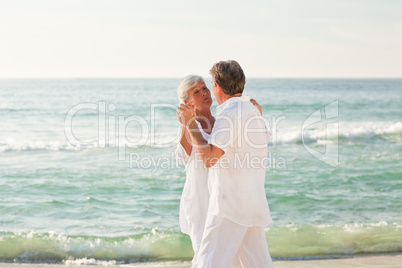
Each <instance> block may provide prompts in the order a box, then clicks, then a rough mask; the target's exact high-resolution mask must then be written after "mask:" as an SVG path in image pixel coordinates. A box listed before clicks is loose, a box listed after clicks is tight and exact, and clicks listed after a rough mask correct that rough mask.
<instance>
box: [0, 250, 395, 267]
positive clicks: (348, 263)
mask: <svg viewBox="0 0 402 268" xmlns="http://www.w3.org/2000/svg"><path fill="white" fill-rule="evenodd" d="M401 263H402V253H398V254H395V255H378V256H377V255H375V256H358V257H350V258H343V259H320V260H294V261H293V260H278V261H274V266H275V267H277V268H296V267H301V268H308V267H311V268H319V267H334V268H337V267H373V268H382V267H387V268H390V267H395V268H397V267H401ZM94 266H108V267H119V268H122V267H126V268H142V267H147V268H152V267H155V268H156V267H158V268H187V267H188V268H189V267H190V266H191V262H190V261H186V262H180V261H166V262H142V263H130V264H114V263H113V262H109V261H104V262H102V261H98V263H96V264H93V263H89V262H86V261H79V260H76V261H74V262H71V263H68V262H67V263H65V264H52V263H49V264H48V263H5V262H0V268H17V267H20V268H63V267H94Z"/></svg>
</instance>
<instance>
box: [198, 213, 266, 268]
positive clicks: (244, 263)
mask: <svg viewBox="0 0 402 268" xmlns="http://www.w3.org/2000/svg"><path fill="white" fill-rule="evenodd" d="M193 267H197V268H230V267H236V268H237V267H243V268H271V267H274V265H273V263H272V260H271V256H270V255H269V251H268V244H267V240H266V238H265V232H264V228H263V227H259V226H252V227H245V226H242V225H239V224H237V223H234V222H233V221H231V220H228V219H226V218H223V217H221V216H212V215H208V217H207V220H206V223H205V229H204V234H203V238H202V241H201V245H200V248H199V253H198V256H197V258H196V265H193Z"/></svg>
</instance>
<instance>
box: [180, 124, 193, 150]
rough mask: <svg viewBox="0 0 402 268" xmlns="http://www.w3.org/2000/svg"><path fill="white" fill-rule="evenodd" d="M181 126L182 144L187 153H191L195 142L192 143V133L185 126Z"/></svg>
mask: <svg viewBox="0 0 402 268" xmlns="http://www.w3.org/2000/svg"><path fill="white" fill-rule="evenodd" d="M180 127H181V133H180V144H181V146H183V148H184V150H185V151H186V154H187V155H191V150H192V148H193V144H192V143H191V137H190V133H189V132H188V130H187V128H186V127H185V126H183V125H181V126H180Z"/></svg>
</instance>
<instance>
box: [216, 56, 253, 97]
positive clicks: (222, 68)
mask: <svg viewBox="0 0 402 268" xmlns="http://www.w3.org/2000/svg"><path fill="white" fill-rule="evenodd" d="M209 73H210V74H211V76H212V85H213V86H216V85H215V84H218V86H219V87H220V88H221V89H222V92H223V93H224V94H225V95H228V96H229V97H233V96H235V95H236V94H241V93H243V90H244V85H245V84H246V76H245V75H244V72H243V70H242V68H241V67H240V64H239V63H237V61H234V60H228V61H220V62H218V63H215V64H214V66H212V69H211V70H210V71H209ZM214 93H215V92H214ZM215 97H216V96H215Z"/></svg>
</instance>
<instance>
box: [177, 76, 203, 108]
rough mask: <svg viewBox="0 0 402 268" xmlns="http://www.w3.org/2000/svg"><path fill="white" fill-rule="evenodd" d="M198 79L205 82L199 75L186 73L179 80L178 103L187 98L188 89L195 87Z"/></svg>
mask: <svg viewBox="0 0 402 268" xmlns="http://www.w3.org/2000/svg"><path fill="white" fill-rule="evenodd" d="M198 81H201V82H203V83H205V82H204V79H203V78H202V77H201V76H199V75H187V76H186V77H184V78H183V79H182V80H181V81H180V83H179V86H178V87H177V96H178V97H179V100H180V103H182V104H184V101H185V100H188V90H189V89H191V88H193V87H195V86H196V85H197V83H198Z"/></svg>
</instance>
